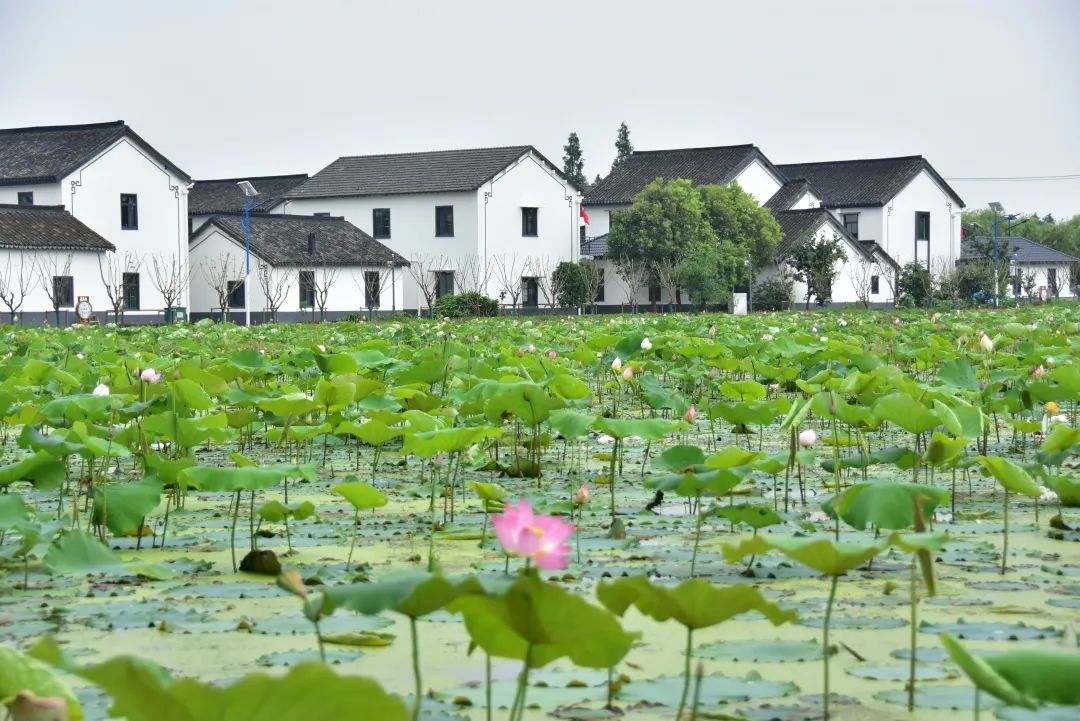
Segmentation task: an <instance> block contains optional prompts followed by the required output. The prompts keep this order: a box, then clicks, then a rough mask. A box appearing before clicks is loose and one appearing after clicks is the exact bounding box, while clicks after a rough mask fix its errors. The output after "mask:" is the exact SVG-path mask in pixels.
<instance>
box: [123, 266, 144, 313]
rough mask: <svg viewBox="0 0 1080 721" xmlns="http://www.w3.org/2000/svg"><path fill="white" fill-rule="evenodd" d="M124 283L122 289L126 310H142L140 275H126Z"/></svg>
mask: <svg viewBox="0 0 1080 721" xmlns="http://www.w3.org/2000/svg"><path fill="white" fill-rule="evenodd" d="M122 283H123V284H122V285H121V286H120V287H121V288H122V293H123V296H124V310H140V305H141V303H140V297H139V296H140V295H141V293H140V290H141V289H140V287H139V274H138V273H124V275H123V280H122ZM133 301H134V302H133Z"/></svg>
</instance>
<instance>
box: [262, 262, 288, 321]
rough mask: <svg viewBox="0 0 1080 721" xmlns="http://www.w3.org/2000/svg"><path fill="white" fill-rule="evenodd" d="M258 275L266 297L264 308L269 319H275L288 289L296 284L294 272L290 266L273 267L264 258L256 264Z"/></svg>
mask: <svg viewBox="0 0 1080 721" xmlns="http://www.w3.org/2000/svg"><path fill="white" fill-rule="evenodd" d="M255 270H256V272H257V273H258V275H259V287H260V288H262V292H263V297H264V298H265V299H266V310H268V311H269V312H270V321H271V322H273V321H276V320H277V312H278V311H279V310H281V306H283V305H284V304H285V299H286V298H287V297H288V296H289V291H290V290H292V287H293V286H294V285H295V284H296V273H294V272H293V269H292V268H275V267H274V266H272V265H270V264H269V263H267V262H266V261H265V260H260V261H259V264H258V266H256V269H255Z"/></svg>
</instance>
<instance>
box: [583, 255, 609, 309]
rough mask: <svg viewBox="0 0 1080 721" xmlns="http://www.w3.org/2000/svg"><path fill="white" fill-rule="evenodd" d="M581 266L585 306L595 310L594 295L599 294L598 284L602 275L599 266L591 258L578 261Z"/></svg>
mask: <svg viewBox="0 0 1080 721" xmlns="http://www.w3.org/2000/svg"><path fill="white" fill-rule="evenodd" d="M578 265H579V266H581V275H582V277H583V278H584V279H585V305H588V307H590V308H592V309H593V310H594V311H595V310H596V295H597V294H598V293H599V292H600V284H601V283H602V282H603V280H604V274H603V272H602V270H601V269H600V264H599V263H597V262H596V261H595V260H592V259H591V258H582V259H581V260H579V261H578Z"/></svg>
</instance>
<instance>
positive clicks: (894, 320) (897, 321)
mask: <svg viewBox="0 0 1080 721" xmlns="http://www.w3.org/2000/svg"><path fill="white" fill-rule="evenodd" d="M892 324H893V325H900V319H899V318H894V319H893V322H892Z"/></svg>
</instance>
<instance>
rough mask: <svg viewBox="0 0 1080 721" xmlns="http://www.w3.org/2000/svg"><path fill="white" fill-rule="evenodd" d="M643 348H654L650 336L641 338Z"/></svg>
mask: <svg viewBox="0 0 1080 721" xmlns="http://www.w3.org/2000/svg"><path fill="white" fill-rule="evenodd" d="M641 350H652V341H651V340H649V337H648V336H645V337H644V338H642V339H641Z"/></svg>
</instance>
